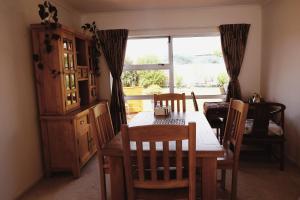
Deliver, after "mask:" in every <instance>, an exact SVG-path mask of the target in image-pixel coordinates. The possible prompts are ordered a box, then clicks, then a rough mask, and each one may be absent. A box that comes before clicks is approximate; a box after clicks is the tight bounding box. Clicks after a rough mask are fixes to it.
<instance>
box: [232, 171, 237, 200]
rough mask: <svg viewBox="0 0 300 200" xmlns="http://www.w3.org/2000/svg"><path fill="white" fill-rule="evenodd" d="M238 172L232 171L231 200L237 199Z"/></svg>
mask: <svg viewBox="0 0 300 200" xmlns="http://www.w3.org/2000/svg"><path fill="white" fill-rule="evenodd" d="M237 176H238V170H237V169H235V168H233V169H232V177H231V200H235V199H236V198H237V178H238V177H237Z"/></svg>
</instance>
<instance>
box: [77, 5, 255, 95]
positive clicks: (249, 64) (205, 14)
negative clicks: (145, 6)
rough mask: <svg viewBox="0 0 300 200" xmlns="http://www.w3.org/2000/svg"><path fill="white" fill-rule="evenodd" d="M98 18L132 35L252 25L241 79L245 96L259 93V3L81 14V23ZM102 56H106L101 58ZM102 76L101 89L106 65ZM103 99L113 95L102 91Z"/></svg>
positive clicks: (104, 25) (105, 81)
mask: <svg viewBox="0 0 300 200" xmlns="http://www.w3.org/2000/svg"><path fill="white" fill-rule="evenodd" d="M91 21H96V23H97V25H98V27H99V28H100V29H115V28H127V29H129V30H130V34H143V33H145V34H147V35H148V34H149V33H151V32H153V33H154V34H157V33H158V34H159V32H160V30H163V31H162V32H163V33H166V32H168V33H170V34H172V32H173V33H178V32H185V33H187V32H188V31H184V30H189V31H190V33H197V32H198V31H199V32H201V31H207V30H215V31H218V29H217V27H218V26H219V25H220V24H227V23H228V24H229V23H249V24H251V29H250V34H249V38H248V45H247V49H246V54H245V59H244V63H243V66H242V70H241V74H240V78H239V80H240V82H241V87H242V93H243V96H244V97H247V96H248V95H250V94H252V93H253V92H260V71H261V7H260V6H258V5H257V6H256V5H243V6H223V7H204V8H195V9H172V10H141V11H122V12H103V13H91V14H85V15H83V16H82V23H85V22H91ZM102 58H103V57H102ZM102 67H103V65H102V66H100V68H101V69H102V71H103V75H102V76H101V77H100V84H101V88H103V87H105V88H107V84H108V83H109V80H108V79H109V76H108V74H109V72H108V71H107V68H106V66H104V69H103V68H102ZM100 96H101V97H102V98H109V97H110V95H109V94H107V93H105V92H102V93H101V91H100Z"/></svg>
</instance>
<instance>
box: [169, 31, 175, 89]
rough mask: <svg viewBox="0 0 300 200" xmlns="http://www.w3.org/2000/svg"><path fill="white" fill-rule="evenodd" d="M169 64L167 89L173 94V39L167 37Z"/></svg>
mask: <svg viewBox="0 0 300 200" xmlns="http://www.w3.org/2000/svg"><path fill="white" fill-rule="evenodd" d="M169 62H170V70H169V87H170V92H171V93H174V62H173V37H171V36H170V37H169Z"/></svg>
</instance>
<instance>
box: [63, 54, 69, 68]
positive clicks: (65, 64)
mask: <svg viewBox="0 0 300 200" xmlns="http://www.w3.org/2000/svg"><path fill="white" fill-rule="evenodd" d="M64 66H65V68H66V69H68V68H69V59H68V54H67V53H64Z"/></svg>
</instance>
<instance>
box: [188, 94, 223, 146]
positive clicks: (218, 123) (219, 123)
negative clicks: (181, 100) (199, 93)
mask: <svg viewBox="0 0 300 200" xmlns="http://www.w3.org/2000/svg"><path fill="white" fill-rule="evenodd" d="M191 96H192V99H193V104H194V109H195V111H199V107H198V103H197V99H196V95H195V93H194V92H191ZM208 122H209V124H210V126H211V127H212V128H215V129H216V130H217V138H218V140H219V141H220V142H221V131H222V128H223V126H224V125H223V120H222V119H220V118H214V119H208Z"/></svg>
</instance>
